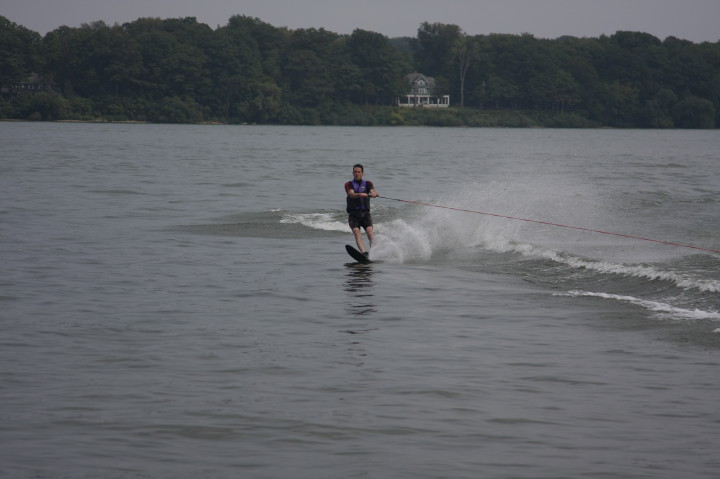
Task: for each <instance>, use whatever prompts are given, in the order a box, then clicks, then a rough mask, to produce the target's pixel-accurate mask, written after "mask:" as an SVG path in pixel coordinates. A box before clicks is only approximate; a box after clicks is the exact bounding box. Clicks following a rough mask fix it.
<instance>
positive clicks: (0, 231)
mask: <svg viewBox="0 0 720 479" xmlns="http://www.w3.org/2000/svg"><path fill="white" fill-rule="evenodd" d="M0 144H1V145H2V153H1V154H0V155H1V157H2V158H1V160H0V191H1V192H2V193H1V197H2V202H1V203H0V264H1V265H2V266H1V267H0V268H1V271H2V276H1V277H0V331H1V333H2V334H1V336H0V338H1V339H0V364H1V366H0V374H1V375H2V376H1V377H2V382H0V398H1V399H0V401H1V403H0V404H1V406H2V412H1V413H0V443H1V444H2V451H3V454H2V460H0V475H2V476H3V477H13V478H26V477H27V478H58V477H67V478H78V477H93V478H126V477H127V478H138V477H147V478H197V477H207V478H237V477H252V478H287V477H307V478H361V477H362V478H388V477H392V478H441V477H447V478H478V477H482V478H540V477H543V478H555V479H557V478H573V479H574V478H578V477H607V478H619V477H622V478H626V479H627V478H673V479H675V478H679V477H684V478H708V479H710V478H715V477H717V476H718V471H719V470H720V456H719V455H718V451H717V440H718V437H720V419H719V418H720V414H719V413H720V381H719V379H718V378H720V374H718V367H719V366H720V294H719V293H720V255H719V254H717V253H715V252H713V251H717V250H720V221H718V219H719V218H720V192H719V191H718V190H719V187H718V185H720V170H719V169H718V166H719V165H720V161H719V155H718V151H720V132H718V131H639V130H511V129H437V128H331V127H265V126H170V125H121V124H67V123H0ZM357 162H360V163H363V164H365V167H366V178H367V179H371V180H372V181H374V182H375V185H376V187H377V190H378V192H379V193H380V194H381V195H383V196H386V197H389V198H395V199H403V200H409V201H417V202H421V203H424V204H425V205H419V204H410V203H405V202H400V201H395V200H390V199H377V200H373V217H374V219H375V223H376V233H377V237H378V241H377V242H376V244H375V245H374V247H373V249H372V257H373V258H374V259H376V260H378V262H377V263H373V264H372V265H369V266H359V265H357V264H353V262H352V260H351V259H350V258H349V257H348V256H347V255H346V254H345V252H344V247H343V245H344V244H345V243H351V242H352V236H351V234H350V232H349V229H348V228H347V226H346V224H345V222H346V215H345V213H344V201H345V200H344V192H343V188H342V185H343V183H344V182H345V181H347V180H349V179H350V178H351V170H352V165H353V164H354V163H357ZM427 205H434V206H427ZM435 206H442V207H443V208H437V207H435ZM448 208H454V209H448ZM460 210H464V211H460ZM481 213H485V214H481ZM487 213H489V214H487ZM493 215H498V216H493ZM507 217H513V218H520V219H529V220H533V221H540V222H542V223H535V222H529V221H522V220H514V219H509V218H507ZM556 224H561V225H566V226H572V227H579V228H586V229H591V230H597V231H604V232H613V233H619V234H627V235H631V236H636V237H640V238H646V239H654V240H657V241H663V242H670V243H678V244H682V245H689V246H696V247H699V248H704V249H702V250H700V249H691V248H686V247H684V246H672V245H668V244H664V243H658V242H651V241H645V240H641V239H634V238H625V237H619V236H614V235H607V234H601V233H593V232H590V231H584V230H577V229H570V228H562V227H558V226H555V225H556ZM707 250H711V251H707Z"/></svg>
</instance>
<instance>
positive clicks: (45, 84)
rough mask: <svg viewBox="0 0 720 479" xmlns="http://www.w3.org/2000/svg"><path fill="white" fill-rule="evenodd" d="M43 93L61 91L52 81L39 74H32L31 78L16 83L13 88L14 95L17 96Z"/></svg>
mask: <svg viewBox="0 0 720 479" xmlns="http://www.w3.org/2000/svg"><path fill="white" fill-rule="evenodd" d="M41 91H55V92H57V91H59V90H58V88H57V87H56V86H55V84H54V83H53V82H52V81H47V80H45V79H43V78H42V77H41V76H40V75H38V74H37V73H32V74H30V76H29V77H27V78H26V79H25V80H23V81H19V82H17V83H15V85H13V87H12V93H13V94H15V95H20V94H24V93H39V92H41Z"/></svg>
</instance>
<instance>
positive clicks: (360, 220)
mask: <svg viewBox="0 0 720 479" xmlns="http://www.w3.org/2000/svg"><path fill="white" fill-rule="evenodd" d="M348 224H349V225H350V229H355V228H365V229H368V228H369V227H370V226H372V225H373V222H372V216H370V213H368V214H366V215H363V216H357V215H348Z"/></svg>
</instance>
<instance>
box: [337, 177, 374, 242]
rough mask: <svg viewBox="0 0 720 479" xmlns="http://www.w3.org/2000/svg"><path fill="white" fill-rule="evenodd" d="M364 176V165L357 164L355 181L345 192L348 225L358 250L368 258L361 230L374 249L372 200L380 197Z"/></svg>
mask: <svg viewBox="0 0 720 479" xmlns="http://www.w3.org/2000/svg"><path fill="white" fill-rule="evenodd" d="M364 174H365V169H364V168H363V165H361V164H357V165H355V166H353V179H352V181H348V182H347V183H345V192H346V193H347V208H346V209H347V212H348V224H349V225H350V229H351V230H352V232H353V234H354V235H355V242H356V243H357V246H358V249H359V250H360V252H361V253H363V254H364V255H365V256H368V252H367V251H365V246H364V245H363V241H362V232H361V230H360V228H364V229H365V233H367V237H368V241H369V242H370V247H372V244H373V241H374V240H375V236H374V234H373V222H372V216H370V198H371V197H372V198H375V197H377V196H379V195H378V194H377V192H376V191H375V187H374V185H373V184H372V181H366V180H363V175H364ZM368 249H369V248H368Z"/></svg>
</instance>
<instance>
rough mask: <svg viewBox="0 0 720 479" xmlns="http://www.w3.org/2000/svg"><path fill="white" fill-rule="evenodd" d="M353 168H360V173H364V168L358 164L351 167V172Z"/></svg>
mask: <svg viewBox="0 0 720 479" xmlns="http://www.w3.org/2000/svg"><path fill="white" fill-rule="evenodd" d="M355 168H360V171H362V172H363V173H365V168H363V165H361V164H360V163H358V164H356V165H353V170H354V169H355Z"/></svg>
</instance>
